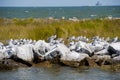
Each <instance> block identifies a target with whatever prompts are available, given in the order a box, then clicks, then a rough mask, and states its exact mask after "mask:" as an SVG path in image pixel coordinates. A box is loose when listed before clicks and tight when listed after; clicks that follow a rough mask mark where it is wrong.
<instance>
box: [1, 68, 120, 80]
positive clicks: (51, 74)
mask: <svg viewBox="0 0 120 80" xmlns="http://www.w3.org/2000/svg"><path fill="white" fill-rule="evenodd" d="M0 80H120V73H119V72H111V71H103V70H100V69H97V68H90V69H82V70H81V69H77V68H70V67H61V66H54V67H52V68H47V67H40V68H38V67H31V68H19V69H17V70H12V71H1V72H0Z"/></svg>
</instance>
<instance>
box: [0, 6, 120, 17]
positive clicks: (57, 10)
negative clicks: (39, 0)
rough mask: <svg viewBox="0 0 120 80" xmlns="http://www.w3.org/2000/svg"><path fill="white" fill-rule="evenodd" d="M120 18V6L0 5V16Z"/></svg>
mask: <svg viewBox="0 0 120 80" xmlns="http://www.w3.org/2000/svg"><path fill="white" fill-rule="evenodd" d="M63 16H64V17H65V18H67V19H68V18H72V17H77V18H79V19H81V18H82V19H83V18H101V17H102V18H104V17H107V16H112V17H114V18H120V6H84V7H0V18H30V17H31V18H48V17H53V18H58V19H59V18H61V17H63Z"/></svg>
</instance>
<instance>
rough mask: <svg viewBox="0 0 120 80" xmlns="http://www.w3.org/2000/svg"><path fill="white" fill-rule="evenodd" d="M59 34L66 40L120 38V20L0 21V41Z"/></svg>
mask: <svg viewBox="0 0 120 80" xmlns="http://www.w3.org/2000/svg"><path fill="white" fill-rule="evenodd" d="M53 34H57V35H58V37H62V38H64V39H66V38H68V37H69V36H73V35H74V36H81V35H83V36H87V37H93V36H96V35H98V36H101V37H108V36H109V37H111V38H112V37H115V36H118V37H120V19H112V20H108V19H103V20H100V19H95V20H86V21H82V20H80V21H79V22H73V21H69V20H49V19H32V18H27V19H16V18H15V19H3V18H1V19H0V41H2V42H4V41H6V40H9V39H11V38H13V39H20V38H31V39H35V40H38V39H45V40H46V39H47V38H48V37H49V36H51V35H53Z"/></svg>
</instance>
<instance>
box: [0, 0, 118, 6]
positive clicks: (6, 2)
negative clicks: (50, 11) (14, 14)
mask: <svg viewBox="0 0 120 80" xmlns="http://www.w3.org/2000/svg"><path fill="white" fill-rule="evenodd" d="M98 1H99V2H100V4H101V6H120V0H92V1H89V0H81V1H80V0H74V1H73V0H51V1H49V0H11V1H10V0H1V2H0V7H74V6H95V4H96V3H97V2H98Z"/></svg>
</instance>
